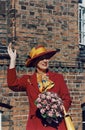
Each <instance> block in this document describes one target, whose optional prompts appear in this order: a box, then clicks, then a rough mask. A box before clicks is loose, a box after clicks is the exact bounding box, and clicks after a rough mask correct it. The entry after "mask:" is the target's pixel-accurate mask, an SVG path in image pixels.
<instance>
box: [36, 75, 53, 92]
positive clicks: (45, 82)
mask: <svg viewBox="0 0 85 130" xmlns="http://www.w3.org/2000/svg"><path fill="white" fill-rule="evenodd" d="M37 81H38V87H39V91H40V92H44V91H47V90H48V89H51V88H52V87H54V82H53V81H51V80H50V79H49V77H48V76H47V75H46V74H44V75H41V74H38V73H37Z"/></svg>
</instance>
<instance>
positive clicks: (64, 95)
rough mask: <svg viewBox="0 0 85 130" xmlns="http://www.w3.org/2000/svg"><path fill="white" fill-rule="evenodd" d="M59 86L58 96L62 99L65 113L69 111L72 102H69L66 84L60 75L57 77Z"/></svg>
mask: <svg viewBox="0 0 85 130" xmlns="http://www.w3.org/2000/svg"><path fill="white" fill-rule="evenodd" d="M59 86H60V89H59V95H60V97H61V98H62V100H63V104H64V107H65V109H66V111H67V110H68V109H69V107H70V106H71V102H72V100H71V97H70V92H69V90H68V87H67V85H66V82H65V80H64V77H63V75H61V74H60V76H59Z"/></svg>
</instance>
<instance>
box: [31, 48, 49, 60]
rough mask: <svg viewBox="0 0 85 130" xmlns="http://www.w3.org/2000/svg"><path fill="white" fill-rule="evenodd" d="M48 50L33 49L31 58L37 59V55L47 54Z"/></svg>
mask: <svg viewBox="0 0 85 130" xmlns="http://www.w3.org/2000/svg"><path fill="white" fill-rule="evenodd" d="M46 51H47V50H46V48H44V47H39V48H35V47H34V48H33V49H32V50H31V52H30V57H31V58H33V57H35V56H37V55H39V54H41V53H43V52H46Z"/></svg>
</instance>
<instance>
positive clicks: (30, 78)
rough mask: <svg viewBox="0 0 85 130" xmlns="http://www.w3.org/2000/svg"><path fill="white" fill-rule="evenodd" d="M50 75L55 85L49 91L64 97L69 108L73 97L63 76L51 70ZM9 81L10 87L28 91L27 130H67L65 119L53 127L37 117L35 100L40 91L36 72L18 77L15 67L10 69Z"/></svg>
mask: <svg viewBox="0 0 85 130" xmlns="http://www.w3.org/2000/svg"><path fill="white" fill-rule="evenodd" d="M48 76H49V78H50V79H51V80H52V81H53V82H54V83H55V86H54V87H53V88H51V89H50V90H49V91H53V92H56V93H57V94H58V95H59V96H60V97H61V98H62V100H63V102H64V106H65V108H66V110H68V109H69V107H70V105H71V98H70V94H69V92H68V88H67V86H66V83H65V81H64V78H63V76H62V75H61V74H58V73H55V72H50V71H48ZM7 82H8V86H9V88H10V89H12V90H13V91H26V93H27V96H28V98H29V105H30V111H29V116H28V121H27V127H26V130H66V127H65V123H64V121H62V122H61V123H60V125H59V126H58V128H57V127H56V128H53V127H50V126H47V127H46V126H43V124H42V123H41V120H40V119H39V118H38V117H36V115H35V112H36V110H37V108H36V105H35V104H34V101H35V100H36V98H37V97H38V94H39V93H40V92H39V89H38V84H37V78H36V73H34V74H32V75H23V76H22V77H21V78H17V76H16V70H15V68H13V69H8V73H7Z"/></svg>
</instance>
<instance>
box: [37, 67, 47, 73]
mask: <svg viewBox="0 0 85 130" xmlns="http://www.w3.org/2000/svg"><path fill="white" fill-rule="evenodd" d="M37 73H38V74H46V73H47V70H41V69H38V68H37Z"/></svg>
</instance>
